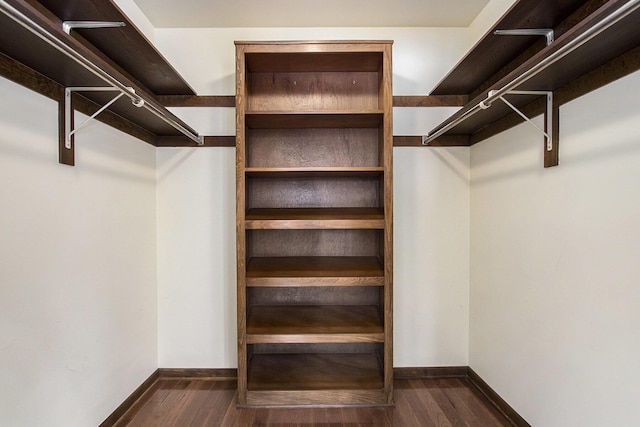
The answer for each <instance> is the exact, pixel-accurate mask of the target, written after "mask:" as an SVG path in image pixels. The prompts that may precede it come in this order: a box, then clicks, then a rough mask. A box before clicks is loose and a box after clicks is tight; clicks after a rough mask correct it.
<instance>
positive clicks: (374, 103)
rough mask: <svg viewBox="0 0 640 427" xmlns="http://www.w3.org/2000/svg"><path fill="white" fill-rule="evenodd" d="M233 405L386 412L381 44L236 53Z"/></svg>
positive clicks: (385, 109) (386, 130)
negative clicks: (381, 407)
mask: <svg viewBox="0 0 640 427" xmlns="http://www.w3.org/2000/svg"><path fill="white" fill-rule="evenodd" d="M236 63H237V73H238V75H237V79H236V82H237V88H236V101H237V102H236V104H237V105H236V119H237V127H236V131H237V132H236V136H237V145H236V155H237V158H236V160H237V162H236V164H237V175H236V176H237V192H238V197H237V201H238V203H237V231H238V240H237V247H238V404H239V405H240V406H246V405H252V406H260V405H285V406H290V405H337V404H339V405H358V404H390V403H391V402H392V399H393V395H392V383H393V376H392V367H393V363H392V355H393V350H392V319H393V317H392V292H391V285H392V271H393V269H392V259H393V255H392V249H393V248H392V246H393V245H392V241H393V240H392V206H393V203H392V188H393V187H392V181H391V179H392V170H391V165H392V161H391V153H392V144H393V136H392V135H393V133H392V129H391V126H392V117H391V114H392V96H391V93H392V92H391V42H371V41H368V42H367V41H365V42H330V41H327V42H286V43H285V42H255V43H252V42H236Z"/></svg>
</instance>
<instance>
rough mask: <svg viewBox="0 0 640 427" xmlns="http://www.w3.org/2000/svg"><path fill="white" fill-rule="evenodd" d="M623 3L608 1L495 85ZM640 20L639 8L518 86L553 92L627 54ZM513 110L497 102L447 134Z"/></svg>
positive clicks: (521, 102) (517, 101) (638, 39)
mask: <svg viewBox="0 0 640 427" xmlns="http://www.w3.org/2000/svg"><path fill="white" fill-rule="evenodd" d="M623 3H625V2H624V1H615V0H614V1H609V2H607V4H605V6H603V7H601V8H600V9H598V10H597V11H596V12H594V13H593V14H591V15H590V16H589V17H588V18H585V19H584V20H583V21H581V22H580V23H579V24H576V25H575V27H573V28H572V29H571V30H569V31H567V32H565V33H564V34H563V35H562V36H561V37H560V38H558V39H557V40H556V41H555V42H553V43H552V44H551V45H549V46H547V47H546V48H545V49H543V50H541V51H540V52H539V53H537V54H536V55H534V56H533V57H531V58H530V59H529V60H527V61H526V62H525V63H524V64H522V65H521V66H520V67H518V68H516V69H515V70H514V71H512V72H511V73H509V74H508V75H507V76H505V77H504V78H503V79H501V80H500V81H499V82H497V83H496V84H495V85H494V87H496V88H500V87H503V86H505V85H506V84H507V83H509V82H511V81H512V80H514V79H515V78H516V77H518V76H520V75H521V74H522V73H523V72H525V71H526V70H528V69H530V68H532V67H533V66H535V65H536V64H538V63H540V62H541V61H543V60H545V59H546V58H549V57H551V56H552V55H554V52H557V51H558V50H559V49H561V48H563V46H566V45H568V44H570V43H571V42H572V40H573V39H575V38H576V37H579V36H580V35H581V34H583V33H585V31H588V30H589V28H591V27H592V26H593V24H594V22H597V21H598V20H599V19H602V18H604V17H606V16H608V15H610V14H611V13H614V12H615V10H616V7H620V4H623ZM638 22H640V9H636V10H635V11H634V12H633V13H631V14H630V15H628V16H627V17H626V18H624V19H622V20H620V21H619V22H618V23H616V24H615V25H611V26H609V27H608V28H607V29H606V30H604V31H603V32H602V33H601V34H600V35H598V36H597V37H593V38H590V39H589V40H588V41H586V42H585V43H584V44H582V45H580V46H579V47H577V48H576V49H575V50H573V51H572V52H570V53H568V54H567V55H566V56H564V57H563V58H561V59H559V60H558V61H556V62H554V63H553V64H551V65H549V66H547V67H546V68H545V69H544V70H543V71H541V72H539V73H538V74H536V75H535V76H533V77H531V78H529V79H528V80H527V81H526V82H524V83H522V84H521V85H519V86H518V87H517V89H518V90H525V91H526V90H531V91H533V90H537V91H541V90H546V91H553V90H556V89H558V88H561V87H563V86H564V85H567V84H569V83H570V82H572V81H574V80H576V79H578V78H580V77H581V76H583V75H585V74H587V73H589V72H590V71H592V70H594V69H596V68H597V67H599V66H601V65H602V64H605V63H607V62H609V61H612V60H614V59H615V58H617V57H619V56H621V55H624V54H625V53H626V52H627V51H631V50H632V49H634V48H636V47H637V46H638V45H640V25H637V23H638ZM486 97H487V91H485V92H483V93H482V94H481V95H479V96H477V97H476V98H475V99H473V100H472V101H471V102H469V104H467V106H465V107H463V108H462V109H460V110H459V111H457V112H456V113H455V114H453V115H452V116H451V117H450V118H449V119H447V120H446V121H445V122H443V123H442V124H441V125H440V127H441V126H444V125H445V124H447V123H449V122H451V121H453V120H455V119H456V118H458V117H459V116H461V115H464V114H465V113H466V112H467V111H468V110H470V109H471V108H473V107H474V106H475V105H477V104H478V103H480V102H481V101H483V100H484V99H486ZM507 98H508V100H509V101H510V102H511V103H512V104H514V105H515V106H516V107H519V108H523V107H524V106H525V105H527V104H530V103H531V102H533V101H535V100H536V99H537V98H539V97H535V96H529V95H518V96H508V95H507ZM511 112H512V110H511V109H510V108H509V107H508V106H507V105H505V104H504V103H503V102H500V101H496V102H494V103H493V104H492V105H491V107H490V108H487V109H484V110H482V111H480V112H478V113H476V114H474V115H471V116H470V117H468V118H467V119H466V120H464V121H463V122H461V123H459V124H458V125H457V126H455V127H454V128H453V129H451V130H450V131H449V132H448V133H447V135H454V134H465V135H470V134H473V133H475V132H477V131H479V130H481V129H483V128H484V127H486V126H487V125H488V124H490V123H494V122H496V121H497V120H499V119H501V118H503V117H505V116H507V115H508V114H511Z"/></svg>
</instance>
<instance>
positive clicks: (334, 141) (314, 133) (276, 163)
mask: <svg viewBox="0 0 640 427" xmlns="http://www.w3.org/2000/svg"><path fill="white" fill-rule="evenodd" d="M378 133H379V129H378V127H373V128H354V127H351V128H342V127H338V128H324V129H318V128H314V129H250V130H249V131H248V134H247V156H248V157H247V162H248V166H249V167H251V168H253V167H367V166H370V167H381V166H382V165H381V164H380V158H379V156H378V154H379V153H378Z"/></svg>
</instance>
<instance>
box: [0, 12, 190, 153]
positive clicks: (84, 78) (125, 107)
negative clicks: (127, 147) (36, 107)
mask: <svg viewBox="0 0 640 427" xmlns="http://www.w3.org/2000/svg"><path fill="white" fill-rule="evenodd" d="M78 3H80V2H78ZM12 6H14V7H15V8H16V9H17V10H19V11H20V12H21V13H23V14H24V15H25V16H27V17H28V18H29V19H31V20H32V21H33V22H35V23H36V24H37V25H39V26H40V27H42V28H44V29H45V30H46V31H48V32H49V33H51V34H52V35H53V36H55V37H56V38H57V39H59V40H61V41H62V42H63V43H64V44H65V45H66V46H68V47H69V48H70V49H72V50H74V51H76V52H78V53H79V54H81V55H82V56H83V57H85V58H87V59H88V60H89V61H91V62H92V63H94V64H95V65H96V66H98V67H100V68H101V69H102V70H104V71H106V72H107V73H109V74H110V75H111V76H113V77H114V78H116V79H117V80H119V81H120V82H121V83H123V84H125V85H127V86H131V87H133V88H134V89H135V91H136V93H137V94H139V95H140V96H142V97H144V98H145V99H147V102H148V103H149V104H153V105H154V106H155V107H157V109H158V110H160V111H162V110H164V107H163V106H162V105H161V104H159V103H157V102H156V101H155V94H154V93H153V92H151V91H150V90H149V89H148V88H147V87H145V86H143V85H141V84H140V82H138V81H137V80H135V79H133V80H132V77H131V75H130V74H128V73H126V72H125V71H124V70H122V68H121V67H120V66H119V65H117V64H115V63H114V62H113V61H111V60H109V59H108V58H107V57H106V56H105V55H103V54H101V53H99V52H97V50H96V48H95V47H93V46H87V45H86V44H85V43H86V42H84V43H83V42H82V40H81V38H78V37H71V36H69V35H67V34H66V33H64V31H63V30H62V20H61V19H60V18H58V17H57V16H55V15H54V14H53V12H51V11H49V10H48V9H46V8H45V7H44V6H42V5H41V4H40V3H38V2H36V1H33V0H14V1H13V2H12ZM120 48H122V47H121V46H120ZM0 52H1V53H2V54H4V55H5V57H6V58H8V60H7V61H6V62H10V63H11V64H13V65H12V66H14V67H16V69H23V67H26V68H28V69H31V70H33V73H32V74H34V73H36V74H40V75H42V76H44V77H45V78H47V79H48V80H50V81H52V82H55V83H56V84H58V85H60V86H62V87H74V86H76V87H77V86H84V87H106V86H108V84H107V83H105V82H104V80H103V79H102V78H100V77H98V76H96V75H95V74H93V73H92V72H90V71H88V70H87V69H85V68H84V67H83V66H81V65H80V64H79V63H78V62H76V61H75V60H74V59H72V58H70V57H68V56H66V55H65V54H63V53H62V52H60V51H59V50H58V49H56V48H54V47H53V46H50V45H49V44H47V43H45V42H44V41H42V40H41V39H40V38H39V37H38V36H36V35H34V34H33V33H32V32H31V31H29V30H27V29H26V28H24V27H23V26H22V25H20V24H18V23H17V22H15V21H14V20H13V19H11V18H9V17H8V16H6V15H5V14H0ZM10 66H11V65H10ZM7 74H9V75H11V74H12V73H11V72H8V73H7ZM13 74H16V73H13ZM18 80H19V79H18ZM27 87H30V88H31V89H34V90H38V86H37V85H31V86H29V85H27ZM46 91H47V88H46V86H42V90H38V92H39V93H43V94H45V95H46V93H45V92H46ZM78 93H79V94H80V95H82V97H84V98H86V99H88V100H89V101H91V102H92V103H94V104H95V105H97V106H98V107H97V108H96V109H95V110H93V111H83V112H86V113H87V114H92V113H93V112H95V111H96V110H97V109H98V108H99V107H101V106H102V105H104V104H106V103H107V102H109V101H110V100H111V99H113V98H114V97H115V96H116V95H117V94H118V93H119V92H117V91H114V92H78ZM74 108H75V107H74ZM85 110H86V109H85ZM105 113H106V114H112V115H113V116H114V117H116V116H119V117H120V118H122V119H124V120H126V121H127V122H129V123H131V124H132V125H133V126H134V127H139V128H141V129H143V130H144V131H145V132H147V133H148V134H149V135H151V137H150V138H146V139H145V140H147V142H150V141H149V140H153V139H154V138H155V137H156V136H158V135H162V136H182V134H181V133H180V132H179V131H178V130H176V129H175V128H173V127H172V126H171V125H169V124H167V123H166V122H165V121H163V120H162V119H160V118H158V117H157V116H156V115H155V114H153V113H151V112H150V111H149V110H148V109H146V108H138V107H135V106H134V105H133V104H132V103H131V101H130V100H129V99H128V98H126V97H123V98H121V99H120V100H118V101H117V102H115V103H114V104H113V105H111V107H109V109H108V110H107V111H105V112H104V113H102V114H101V116H102V115H103V114H105ZM166 114H167V116H169V117H172V118H173V119H174V120H175V121H176V122H178V123H182V124H183V125H184V126H185V127H186V128H189V126H188V125H186V124H185V123H183V122H182V121H181V120H180V119H178V118H177V117H176V116H174V115H173V114H171V113H170V112H168V111H166ZM98 119H99V120H100V119H101V118H100V116H98ZM117 121H118V120H117V119H113V120H110V122H111V123H109V124H111V125H112V126H114V127H116V128H118V129H121V130H123V131H125V132H128V131H127V130H126V127H125V128H122V127H120V126H118V125H117V124H114V123H116V122H117ZM152 143H153V142H152Z"/></svg>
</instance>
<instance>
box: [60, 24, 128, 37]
mask: <svg viewBox="0 0 640 427" xmlns="http://www.w3.org/2000/svg"><path fill="white" fill-rule="evenodd" d="M126 25H127V24H126V23H124V22H117V21H116V22H107V21H64V22H63V23H62V30H63V31H64V32H65V33H67V34H71V30H73V29H74V28H117V27H124V26H126Z"/></svg>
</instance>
